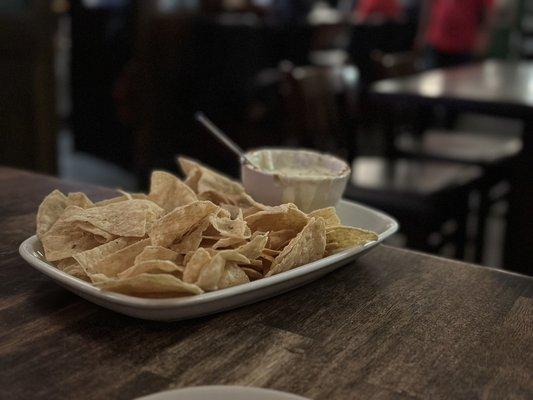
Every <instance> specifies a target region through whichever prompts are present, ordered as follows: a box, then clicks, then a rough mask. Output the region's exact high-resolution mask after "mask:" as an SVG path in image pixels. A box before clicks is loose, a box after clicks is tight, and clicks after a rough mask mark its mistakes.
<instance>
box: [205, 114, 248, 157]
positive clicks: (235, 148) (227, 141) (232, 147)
mask: <svg viewBox="0 0 533 400" xmlns="http://www.w3.org/2000/svg"><path fill="white" fill-rule="evenodd" d="M194 117H195V119H196V120H197V121H198V122H200V123H201V124H202V125H203V126H204V127H205V128H206V129H207V130H208V131H209V132H210V133H212V134H213V135H214V136H215V137H216V138H217V139H218V140H220V141H221V142H222V143H223V144H224V145H226V147H228V148H229V149H230V150H231V151H233V152H234V153H235V154H237V155H238V156H239V158H240V159H243V160H245V161H246V162H247V163H249V164H252V163H251V162H250V160H249V159H248V158H247V157H246V156H245V155H244V151H243V150H242V149H241V148H240V147H239V145H238V144H237V143H235V142H234V141H233V140H231V139H230V138H229V136H228V135H226V134H225V133H224V132H222V131H221V130H220V129H219V128H218V127H217V126H216V125H215V124H214V123H213V122H212V121H211V120H210V119H209V118H207V117H206V116H205V114H204V113H203V112H200V111H198V112H196V113H195V114H194Z"/></svg>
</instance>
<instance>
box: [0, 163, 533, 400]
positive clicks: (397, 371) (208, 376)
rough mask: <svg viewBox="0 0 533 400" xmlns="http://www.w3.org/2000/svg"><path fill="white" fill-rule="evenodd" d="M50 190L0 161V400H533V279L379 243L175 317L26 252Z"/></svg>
mask: <svg viewBox="0 0 533 400" xmlns="http://www.w3.org/2000/svg"><path fill="white" fill-rule="evenodd" d="M53 188H59V189H61V190H62V191H74V190H81V189H83V190H84V191H86V192H87V193H88V194H89V195H91V196H92V197H93V198H98V199H101V198H104V197H109V196H111V195H112V194H113V193H112V192H111V191H109V190H104V189H98V188H95V187H89V186H82V185H76V184H69V183H65V182H61V181H58V180H57V179H54V178H49V177H46V176H42V175H35V174H31V173H26V172H21V171H17V170H12V169H5V168H0V227H1V231H2V236H0V253H1V255H2V257H1V258H0V327H1V329H0V366H1V373H0V398H6V399H7V398H10V399H19V398H20V399H28V398H31V399H40V398H43V399H50V398H53V399H63V398H64V399H67V398H68V399H71V398H83V399H103V398H116V399H130V398H133V397H135V396H139V395H143V394H147V393H150V392H156V391H160V390H164V389H168V388H174V387H184V386H192V385H205V384H238V385H252V386H262V387H268V388H274V389H280V390H285V391H289V392H293V393H297V394H301V395H304V396H308V397H310V398H314V399H352V398H360V399H418V398H431V399H440V398H453V399H459V398H465V399H471V398H484V399H508V398H517V399H526V398H529V399H531V398H533V376H532V375H533V371H532V367H533V332H532V329H531V328H532V325H533V299H532V296H533V279H532V278H529V277H525V276H521V275H516V274H512V273H507V272H502V271H498V270H494V269H489V268H483V267H477V266H473V265H468V264H464V263H460V262H455V261H451V260H446V259H442V258H437V257H432V256H429V255H424V254H420V253H415V252H411V251H407V250H400V249H395V248H391V247H386V246H379V247H377V248H376V249H375V250H373V251H371V252H369V253H367V254H366V255H365V256H363V257H362V258H361V259H360V260H359V261H357V262H355V263H352V264H351V265H347V266H346V267H343V268H342V269H340V270H338V271H337V272H334V273H332V274H329V275H328V276H326V277H324V278H323V279H320V280H318V281H316V282H314V283H312V284H309V285H307V286H304V287H302V288H300V289H297V290H294V291H292V292H289V293H286V294H284V295H282V296H278V297H276V298H273V299H269V300H265V301H262V302H259V303H256V304H253V305H250V306H246V307H243V308H240V309H237V310H233V311H229V312H225V313H222V314H218V315H214V316H210V317H204V318H199V319H196V320H190V321H182V322H175V323H156V322H148V321H142V320H136V319H132V318H129V317H125V316H122V315H119V314H115V313H113V312H111V311H107V310H106V309H103V308H100V307H98V306H96V305H94V304H92V303H89V302H87V301H85V300H82V299H80V298H78V297H77V296H75V295H73V294H71V293H70V292H68V291H66V290H65V289H63V288H61V287H59V286H58V285H56V284H55V283H54V282H52V281H51V280H50V279H48V278H46V277H45V276H44V275H42V274H40V273H39V272H37V271H35V270H33V269H32V268H31V267H30V266H29V265H27V264H26V263H25V262H24V261H23V260H22V259H21V258H20V256H19V255H18V252H17V247H18V245H19V244H20V242H21V241H22V240H23V239H25V238H27V237H28V236H30V235H32V234H33V233H34V229H35V226H34V218H35V211H36V208H37V206H38V204H39V202H40V200H41V199H42V197H43V196H44V195H45V194H47V193H48V192H49V191H51V190H52V189H53Z"/></svg>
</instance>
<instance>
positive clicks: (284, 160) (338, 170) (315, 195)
mask: <svg viewBox="0 0 533 400" xmlns="http://www.w3.org/2000/svg"><path fill="white" fill-rule="evenodd" d="M246 155H247V157H248V158H250V159H251V160H252V162H253V163H254V165H258V166H259V167H261V168H260V169H259V168H256V167H254V166H252V165H250V164H248V163H243V164H242V165H241V178H242V182H243V184H244V188H245V189H246V192H247V193H248V194H250V195H251V196H252V197H253V198H254V199H255V200H257V201H259V202H261V203H264V204H267V205H278V204H283V203H294V204H296V205H297V206H298V208H300V209H301V210H302V211H304V212H310V211H313V210H316V209H318V208H323V207H329V206H335V205H336V204H337V202H338V201H339V200H340V199H341V197H342V193H343V192H344V189H345V188H346V183H347V182H348V179H349V177H350V172H351V171H350V166H349V165H348V164H347V163H346V162H344V161H343V160H341V159H340V158H337V157H334V156H332V155H329V154H324V153H319V152H316V151H311V150H296V149H283V148H266V149H258V150H253V151H250V152H247V153H246ZM287 168H288V169H299V170H302V171H307V172H311V171H313V170H314V169H316V168H320V169H321V170H324V171H327V172H328V173H327V175H324V174H321V175H305V174H302V175H301V176H294V175H290V176H289V175H287V174H284V173H282V172H280V169H287Z"/></svg>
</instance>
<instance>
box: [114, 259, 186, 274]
mask: <svg viewBox="0 0 533 400" xmlns="http://www.w3.org/2000/svg"><path fill="white" fill-rule="evenodd" d="M161 272H163V273H164V272H166V273H176V272H179V273H180V274H181V273H182V272H183V267H182V266H180V265H176V264H175V263H173V262H172V261H168V260H146V261H141V262H139V263H136V264H135V265H134V266H133V267H130V268H128V269H127V270H125V271H122V272H121V273H119V274H118V277H119V278H130V277H132V276H135V275H140V274H143V273H161Z"/></svg>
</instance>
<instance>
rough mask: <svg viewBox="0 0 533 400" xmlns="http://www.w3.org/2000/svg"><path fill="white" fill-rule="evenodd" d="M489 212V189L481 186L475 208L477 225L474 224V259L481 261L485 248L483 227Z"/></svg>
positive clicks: (477, 261)
mask: <svg viewBox="0 0 533 400" xmlns="http://www.w3.org/2000/svg"><path fill="white" fill-rule="evenodd" d="M489 212H490V198H489V189H488V188H483V189H481V190H480V191H479V203H478V210H477V226H476V240H475V253H474V257H475V258H474V261H475V262H476V263H478V264H479V263H481V262H482V261H483V251H484V249H485V229H486V226H487V218H488V216H489Z"/></svg>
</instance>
